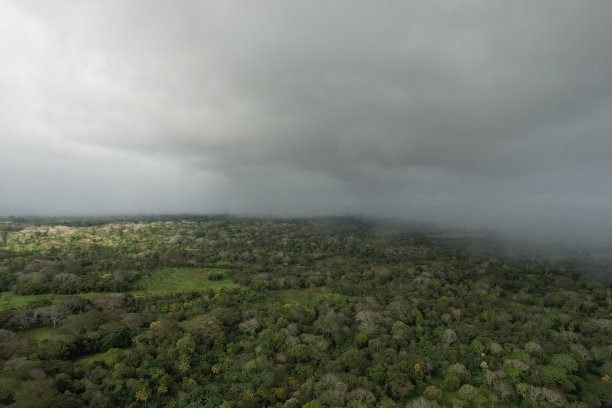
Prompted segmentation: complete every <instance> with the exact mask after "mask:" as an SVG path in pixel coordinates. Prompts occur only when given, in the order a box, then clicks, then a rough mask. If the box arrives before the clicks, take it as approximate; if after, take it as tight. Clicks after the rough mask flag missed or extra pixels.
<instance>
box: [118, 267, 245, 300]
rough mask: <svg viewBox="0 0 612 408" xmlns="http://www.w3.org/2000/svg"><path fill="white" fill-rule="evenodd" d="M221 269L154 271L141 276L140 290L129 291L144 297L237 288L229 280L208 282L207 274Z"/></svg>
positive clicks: (165, 269) (168, 269) (166, 269)
mask: <svg viewBox="0 0 612 408" xmlns="http://www.w3.org/2000/svg"><path fill="white" fill-rule="evenodd" d="M224 271H225V270H223V269H202V268H162V269H156V270H154V271H153V272H151V274H150V275H148V276H143V277H142V279H141V281H140V287H141V288H140V289H137V290H132V291H130V293H131V294H133V295H134V296H145V295H148V294H153V295H155V294H163V293H172V292H182V291H187V290H205V289H215V290H218V289H221V288H227V287H230V288H231V287H238V286H239V285H238V284H236V283H234V282H233V281H232V280H231V279H223V280H218V281H211V280H208V275H209V273H213V272H220V273H223V272H224Z"/></svg>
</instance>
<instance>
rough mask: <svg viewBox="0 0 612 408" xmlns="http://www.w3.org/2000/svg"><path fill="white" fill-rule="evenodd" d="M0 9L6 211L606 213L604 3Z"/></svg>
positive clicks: (610, 89)
mask: <svg viewBox="0 0 612 408" xmlns="http://www.w3.org/2000/svg"><path fill="white" fill-rule="evenodd" d="M0 8H1V9H3V10H0V27H2V31H3V35H2V36H0V47H1V49H2V50H3V51H4V52H3V53H4V54H5V56H6V58H7V59H6V61H8V63H3V64H2V65H1V66H0V92H1V94H2V95H3V97H1V98H0V138H1V141H2V144H3V145H4V149H2V151H1V152H0V159H2V162H1V163H0V170H2V174H0V192H2V194H1V195H0V212H3V213H19V212H22V213H23V212H25V213H29V212H36V213H54V212H62V213H71V212H74V213H96V212H104V213H108V212H132V213H133V212H169V211H170V212H181V211H190V212H211V211H212V212H216V211H224V212H225V211H227V212H252V213H272V214H282V215H299V214H304V215H312V214H327V213H347V212H352V213H355V212H356V213H367V214H377V215H399V216H407V217H412V218H417V219H418V218H427V219H440V220H444V221H449V220H452V221H457V220H459V221H460V220H470V222H475V223H478V222H487V223H489V222H495V221H496V220H497V221H503V222H509V221H521V222H533V221H536V220H542V221H547V222H554V223H566V222H568V221H571V222H572V223H577V224H579V223H600V222H601V220H602V219H610V215H612V184H611V183H610V182H609V181H608V180H609V178H610V176H609V175H610V174H612V160H610V158H609V157H610V153H612V135H611V134H610V129H611V128H612V126H611V125H612V112H610V111H611V108H612V70H611V69H610V67H611V66H612V47H611V46H610V44H612V26H611V25H610V24H609V19H610V16H611V15H612V2H609V1H603V0H602V1H590V0H589V1H584V2H575V1H552V0H551V1H538V2H529V3H528V4H527V3H525V4H521V3H517V2H510V1H504V2H501V1H490V0H487V1H484V0H483V1H467V2H454V1H442V2H427V1H422V2H395V1H382V2H376V3H372V2H365V1H363V2H362V1H350V2H348V1H347V2H327V1H319V2H317V1H311V2H298V1H264V2H246V1H244V2H224V1H184V2H167V1H132V2H124V1H93V2H68V1H59V2H53V3H52V4H51V3H49V2H44V1H9V2H4V3H3V4H2V5H1V6H0Z"/></svg>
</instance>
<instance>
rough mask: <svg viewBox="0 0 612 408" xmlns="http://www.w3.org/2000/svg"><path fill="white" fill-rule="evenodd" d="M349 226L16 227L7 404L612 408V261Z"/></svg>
mask: <svg viewBox="0 0 612 408" xmlns="http://www.w3.org/2000/svg"><path fill="white" fill-rule="evenodd" d="M528 246H529V245H528V244H525V242H522V245H520V246H515V245H507V244H506V243H504V242H502V241H498V240H496V239H494V238H493V237H491V236H490V235H487V234H484V233H481V232H479V233H474V232H473V231H472V232H469V233H467V232H460V231H452V232H448V231H440V230H434V229H428V228H425V227H423V226H416V225H408V224H401V223H393V222H389V221H387V222H381V221H372V220H363V219H358V218H353V217H338V218H318V219H257V218H232V217H224V216H216V217H212V216H211V217H196V216H175V217H163V218H160V217H124V218H114V219H113V218H70V219H68V218H66V219H43V218H37V219H33V218H11V219H4V220H2V222H0V291H1V292H2V293H1V294H0V296H1V297H0V344H1V347H0V356H1V358H2V359H3V364H2V371H1V372H0V405H4V406H12V407H80V406H94V407H115V406H135V407H136V406H147V407H167V406H169V407H201V406H205V407H219V406H222V407H306V408H314V407H344V406H346V407H439V406H442V407H447V406H448V407H453V406H456V407H516V406H523V407H531V406H539V407H612V289H611V286H610V276H611V275H612V272H611V266H610V265H611V264H610V262H609V258H607V257H606V256H602V255H601V253H599V254H591V253H587V252H585V251H584V250H580V251H574V252H572V250H571V249H570V248H565V249H564V250H563V251H558V252H557V253H552V252H550V251H549V252H547V251H540V252H538V250H537V249H538V248H544V247H532V248H531V249H530V250H525V248H526V247H528Z"/></svg>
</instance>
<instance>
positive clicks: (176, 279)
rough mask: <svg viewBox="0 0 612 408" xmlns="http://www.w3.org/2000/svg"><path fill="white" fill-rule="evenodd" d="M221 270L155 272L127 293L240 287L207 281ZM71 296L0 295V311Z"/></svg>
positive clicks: (141, 294)
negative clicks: (211, 274)
mask: <svg viewBox="0 0 612 408" xmlns="http://www.w3.org/2000/svg"><path fill="white" fill-rule="evenodd" d="M223 271H224V270H223V269H202V268H161V269H156V270H154V271H153V272H151V273H150V274H148V275H143V277H142V279H141V280H140V281H139V283H138V286H139V288H138V289H134V290H131V291H129V293H131V294H132V295H134V296H145V295H159V294H164V293H173V292H181V291H190V290H206V289H214V290H219V289H221V288H228V287H229V288H233V287H238V286H239V285H238V284H236V283H234V282H233V281H232V280H231V279H227V278H226V279H222V280H209V279H208V276H209V274H210V273H219V272H221V273H223ZM77 295H78V296H81V297H84V298H86V299H92V298H94V297H97V296H100V295H101V294H100V293H79V294H77ZM66 296H74V295H57V294H42V295H15V294H14V293H12V292H9V291H6V292H0V310H6V309H13V308H18V307H26V306H27V305H28V304H29V303H30V302H34V301H37V300H49V301H51V302H53V303H55V302H56V301H57V300H59V299H61V298H63V297H66Z"/></svg>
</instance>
